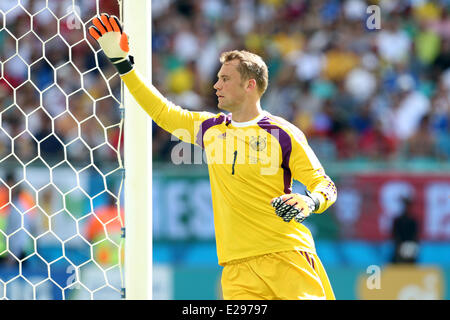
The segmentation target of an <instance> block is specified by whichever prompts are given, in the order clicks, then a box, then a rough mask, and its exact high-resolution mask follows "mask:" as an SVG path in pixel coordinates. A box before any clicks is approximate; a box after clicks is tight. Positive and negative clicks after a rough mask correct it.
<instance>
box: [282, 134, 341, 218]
mask: <svg viewBox="0 0 450 320" xmlns="http://www.w3.org/2000/svg"><path fill="white" fill-rule="evenodd" d="M290 131H291V133H292V153H291V158H290V163H289V166H290V168H291V172H292V178H293V179H295V180H297V181H300V182H301V183H303V185H304V186H305V187H306V188H307V189H308V190H309V191H310V192H311V193H312V194H313V196H315V197H316V198H317V199H318V200H319V202H320V206H319V208H318V210H316V213H322V212H324V211H325V210H326V209H328V208H329V207H330V206H331V205H332V204H333V203H334V202H335V201H336V198H337V190H336V186H335V184H334V182H333V181H332V180H331V179H330V177H329V176H327V175H326V174H325V170H324V169H323V167H322V165H321V163H320V162H319V159H317V156H316V155H315V153H314V151H313V150H312V149H311V147H310V146H309V145H308V142H307V140H306V137H305V135H304V134H303V132H301V131H300V130H299V129H298V128H296V127H295V128H291V130H290Z"/></svg>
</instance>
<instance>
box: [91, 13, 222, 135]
mask: <svg viewBox="0 0 450 320" xmlns="http://www.w3.org/2000/svg"><path fill="white" fill-rule="evenodd" d="M92 23H93V25H94V26H91V27H90V28H89V34H90V35H91V36H92V37H93V38H94V39H95V40H97V42H98V43H99V45H100V47H101V48H102V50H103V52H104V53H105V55H106V56H107V57H108V59H109V60H110V61H111V63H112V64H113V65H114V66H115V67H116V69H117V71H118V72H119V75H120V77H121V79H122V80H123V81H124V83H125V85H126V86H127V88H128V90H129V91H130V93H131V94H132V95H133V97H134V98H135V99H136V101H137V102H138V104H139V105H140V106H141V107H142V108H143V109H144V110H145V112H147V114H148V115H149V116H150V117H151V118H152V119H153V121H155V122H156V123H157V124H158V125H159V126H160V127H161V128H163V129H164V130H166V131H168V132H170V133H172V134H174V135H175V136H177V137H178V138H180V139H181V140H183V141H185V142H190V143H195V137H196V135H197V132H198V130H199V128H200V126H201V123H202V122H203V121H205V120H207V119H209V118H212V117H215V115H214V114H212V113H209V112H191V111H188V110H185V109H183V108H181V107H180V106H177V105H175V104H173V103H172V102H170V101H169V100H167V99H166V98H165V97H164V96H163V95H162V94H161V93H160V92H159V91H158V90H157V89H156V88H155V87H154V86H153V85H151V84H146V83H145V82H144V81H143V80H142V78H141V77H140V75H139V73H138V72H137V71H136V70H135V69H134V67H133V58H132V56H131V55H130V54H129V53H130V48H129V44H128V36H127V34H126V33H125V32H124V31H123V29H122V26H121V24H120V22H119V20H118V19H117V17H115V16H109V15H107V14H104V13H103V14H101V15H100V17H98V18H94V19H93V20H92Z"/></svg>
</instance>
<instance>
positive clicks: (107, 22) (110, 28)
mask: <svg viewBox="0 0 450 320" xmlns="http://www.w3.org/2000/svg"><path fill="white" fill-rule="evenodd" d="M92 23H93V24H94V26H92V27H89V34H90V35H91V36H92V37H93V38H94V39H95V40H97V42H98V44H99V45H100V47H101V48H102V50H103V52H104V53H105V54H106V56H107V57H108V58H109V60H110V61H111V62H112V63H113V65H114V66H115V67H116V68H117V70H118V71H119V74H121V75H122V74H125V73H128V72H129V71H131V70H132V69H133V64H134V62H133V57H132V56H130V55H129V52H130V48H129V46H128V36H127V34H126V33H125V32H123V30H122V26H121V24H120V22H119V19H117V17H115V16H109V15H108V14H106V13H102V14H101V15H100V17H98V18H94V19H92Z"/></svg>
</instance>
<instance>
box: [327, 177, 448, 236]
mask: <svg viewBox="0 0 450 320" xmlns="http://www.w3.org/2000/svg"><path fill="white" fill-rule="evenodd" d="M405 197H408V198H410V199H411V200H412V209H411V213H412V216H413V217H415V218H416V220H417V222H418V224H419V230H420V239H421V240H437V241H445V240H450V173H442V174H429V173H427V174H412V173H390V172H386V173H367V174H357V175H351V176H345V177H342V178H341V179H340V180H339V183H338V200H337V202H336V204H335V205H336V209H335V210H336V211H335V212H336V215H337V219H338V221H339V224H340V229H341V230H342V233H343V234H342V235H341V236H342V237H345V238H354V239H365V240H374V241H381V240H389V239H391V238H392V236H391V235H392V231H391V230H392V223H393V220H394V218H395V217H397V216H398V215H400V214H401V212H402V210H403V208H404V202H403V200H402V199H403V198H405Z"/></svg>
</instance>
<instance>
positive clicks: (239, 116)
mask: <svg viewBox="0 0 450 320" xmlns="http://www.w3.org/2000/svg"><path fill="white" fill-rule="evenodd" d="M261 113H262V109H261V104H260V102H259V101H258V102H257V103H256V104H254V105H251V106H248V107H243V108H242V109H240V110H235V111H233V112H232V114H231V119H232V120H233V121H235V122H247V121H250V120H252V119H255V118H256V117H257V116H259V115H260V114H261Z"/></svg>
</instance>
